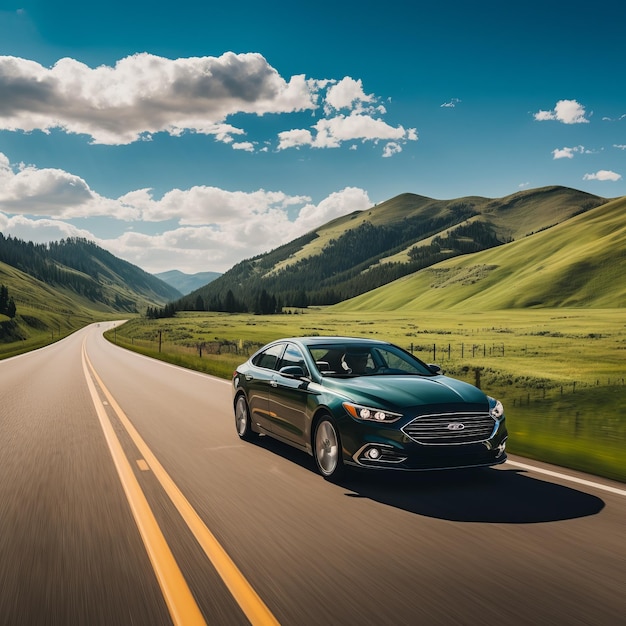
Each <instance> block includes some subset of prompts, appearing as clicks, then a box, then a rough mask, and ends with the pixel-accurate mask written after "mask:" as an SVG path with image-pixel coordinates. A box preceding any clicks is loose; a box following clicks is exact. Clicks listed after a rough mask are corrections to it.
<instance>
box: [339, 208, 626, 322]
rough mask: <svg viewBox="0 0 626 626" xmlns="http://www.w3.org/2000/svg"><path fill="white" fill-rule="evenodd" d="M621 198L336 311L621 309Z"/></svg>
mask: <svg viewBox="0 0 626 626" xmlns="http://www.w3.org/2000/svg"><path fill="white" fill-rule="evenodd" d="M625 213H626V198H620V199H617V200H613V201H611V202H608V203H607V204H604V205H602V206H600V207H597V208H595V209H592V210H590V211H588V212H585V213H584V214H581V215H578V216H576V217H573V218H571V219H569V220H567V221H565V222H562V223H561V224H559V225H557V226H554V227H553V228H550V229H548V230H544V231H542V232H538V233H536V234H534V235H532V236H529V237H526V238H524V239H521V240H518V241H514V242H512V243H509V244H507V245H505V246H500V247H498V248H494V249H490V250H485V251H483V252H478V253H475V254H470V255H464V256H462V257H456V258H454V259H449V260H447V261H444V262H442V263H439V264H437V265H434V266H432V267H429V268H425V269H423V270H421V271H418V272H416V273H415V274H412V275H410V276H406V277H404V278H401V279H399V280H397V281H394V282H392V283H390V284H388V285H385V286H383V287H380V288H378V289H375V290H373V291H371V292H369V293H367V294H364V295H362V296H358V297H356V298H353V299H351V300H348V301H345V302H343V303H341V304H338V305H336V306H335V307H334V309H335V310H338V311H354V312H356V311H366V310H367V311H385V310H402V311H413V310H414V311H419V310H425V309H448V310H468V311H472V310H476V311H478V310H502V309H511V308H529V307H590V308H621V307H626V281H625V280H624V277H625V276H626V221H625V220H624V214H625Z"/></svg>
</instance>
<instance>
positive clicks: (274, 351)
mask: <svg viewBox="0 0 626 626" xmlns="http://www.w3.org/2000/svg"><path fill="white" fill-rule="evenodd" d="M284 349H285V344H284V343H277V344H274V345H273V346H270V347H269V348H268V349H267V350H263V352H259V354H257V355H256V356H255V357H254V358H253V359H252V363H253V364H254V365H256V366H257V367H263V368H265V369H268V370H275V369H277V367H276V366H277V365H278V361H279V359H280V357H281V355H282V353H283V350H284Z"/></svg>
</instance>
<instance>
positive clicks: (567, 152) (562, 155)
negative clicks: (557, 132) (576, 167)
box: [552, 146, 595, 159]
mask: <svg viewBox="0 0 626 626" xmlns="http://www.w3.org/2000/svg"><path fill="white" fill-rule="evenodd" d="M575 154H595V151H594V150H588V149H587V148H585V146H575V147H573V148H557V149H556V150H552V156H553V157H554V158H555V159H573V158H574V155H575Z"/></svg>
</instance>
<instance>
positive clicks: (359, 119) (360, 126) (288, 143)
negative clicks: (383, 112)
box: [278, 112, 417, 150]
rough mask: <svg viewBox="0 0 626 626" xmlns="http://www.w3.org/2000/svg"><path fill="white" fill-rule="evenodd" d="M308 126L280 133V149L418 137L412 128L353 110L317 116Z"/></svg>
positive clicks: (402, 139) (413, 139)
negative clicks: (311, 130)
mask: <svg viewBox="0 0 626 626" xmlns="http://www.w3.org/2000/svg"><path fill="white" fill-rule="evenodd" d="M312 128H313V129H314V130H315V131H316V134H315V135H314V134H313V133H311V132H310V131H309V130H306V129H304V130H291V131H285V132H283V133H280V134H279V146H278V149H279V150H284V149H286V148H293V147H298V146H304V145H308V146H311V147H312V148H338V147H339V146H341V144H342V143H345V142H347V141H373V142H378V141H380V140H388V141H395V142H398V145H399V142H406V141H417V131H416V130H415V129H414V128H409V129H405V128H403V127H402V126H398V127H393V126H390V125H389V124H387V123H386V122H385V121H383V120H381V119H377V118H373V117H371V116H370V115H366V114H362V113H358V112H352V113H350V114H349V115H337V116H335V117H331V118H328V119H322V120H319V121H318V122H317V123H316V124H315V125H314V126H313V127H312Z"/></svg>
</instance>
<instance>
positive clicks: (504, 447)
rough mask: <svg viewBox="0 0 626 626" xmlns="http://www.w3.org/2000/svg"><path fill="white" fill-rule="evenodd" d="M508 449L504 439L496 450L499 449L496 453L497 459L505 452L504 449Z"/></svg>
mask: <svg viewBox="0 0 626 626" xmlns="http://www.w3.org/2000/svg"><path fill="white" fill-rule="evenodd" d="M505 449H506V441H503V442H502V443H501V444H500V445H499V446H498V447H497V448H496V450H497V451H498V452H497V453H496V459H497V458H499V457H501V456H502V455H503V454H504V451H505Z"/></svg>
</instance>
